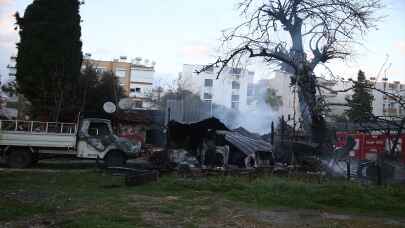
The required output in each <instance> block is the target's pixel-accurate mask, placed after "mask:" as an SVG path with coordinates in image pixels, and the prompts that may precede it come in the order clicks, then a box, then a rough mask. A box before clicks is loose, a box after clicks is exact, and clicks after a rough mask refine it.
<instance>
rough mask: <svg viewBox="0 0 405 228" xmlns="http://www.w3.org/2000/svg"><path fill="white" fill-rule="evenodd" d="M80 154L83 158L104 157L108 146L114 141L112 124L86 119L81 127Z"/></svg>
mask: <svg viewBox="0 0 405 228" xmlns="http://www.w3.org/2000/svg"><path fill="white" fill-rule="evenodd" d="M80 133H81V135H80V137H79V144H78V150H79V151H78V152H79V153H78V156H79V157H82V158H97V157H99V158H103V157H104V155H105V152H106V148H107V147H108V146H109V145H110V144H111V143H112V142H110V141H111V135H112V132H111V128H110V125H109V124H108V123H106V122H102V121H100V122H99V121H86V122H84V123H83V126H82V128H81V132H80Z"/></svg>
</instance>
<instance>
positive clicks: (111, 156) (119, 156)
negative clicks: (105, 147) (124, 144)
mask: <svg viewBox="0 0 405 228" xmlns="http://www.w3.org/2000/svg"><path fill="white" fill-rule="evenodd" d="M104 161H105V164H106V166H107V167H117V166H124V165H125V163H126V162H127V158H126V156H125V154H124V153H122V152H121V151H111V152H109V153H108V154H107V156H106V157H105V158H104Z"/></svg>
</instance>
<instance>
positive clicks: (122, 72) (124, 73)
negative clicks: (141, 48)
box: [115, 69, 127, 78]
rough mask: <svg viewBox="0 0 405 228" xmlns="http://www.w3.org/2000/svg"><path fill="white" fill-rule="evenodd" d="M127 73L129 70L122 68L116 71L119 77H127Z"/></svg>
mask: <svg viewBox="0 0 405 228" xmlns="http://www.w3.org/2000/svg"><path fill="white" fill-rule="evenodd" d="M126 74H127V71H126V70H122V69H117V70H116V71H115V76H116V77H117V78H125V75H126Z"/></svg>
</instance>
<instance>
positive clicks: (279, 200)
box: [0, 169, 405, 227]
mask: <svg viewBox="0 0 405 228" xmlns="http://www.w3.org/2000/svg"><path fill="white" fill-rule="evenodd" d="M404 190H405V189H404V188H403V187H401V186H395V187H377V186H361V185H359V184H354V183H347V182H344V181H336V182H327V183H324V184H317V183H315V182H311V181H307V180H300V179H297V178H287V177H285V178H281V177H263V178H259V179H257V180H254V181H249V180H248V179H247V178H243V177H210V178H204V179H197V180H183V179H177V178H175V177H173V176H166V177H163V178H161V179H160V180H159V182H158V183H152V184H148V185H144V186H139V187H131V188H128V187H125V186H124V185H123V179H122V178H121V177H113V176H111V175H109V174H105V173H102V172H99V171H97V170H92V169H89V170H86V171H83V172H79V171H62V172H49V173H47V172H44V173H42V172H41V173H38V172H33V173H29V172H0V226H1V224H2V222H21V221H22V222H24V221H26V218H31V219H32V218H38V219H39V220H41V221H42V222H43V220H46V222H48V223H51V224H57V227H134V226H135V227H150V224H153V225H155V226H159V224H160V223H162V226H164V225H165V224H171V225H173V226H175V225H179V226H182V227H195V225H196V224H202V223H204V224H206V223H212V222H214V223H216V222H217V223H219V222H229V221H228V220H231V221H232V219H228V220H226V216H222V217H223V220H224V221H222V220H221V221H213V220H217V219H216V218H217V217H218V214H221V213H222V214H224V213H225V212H224V208H226V209H227V210H231V211H233V213H236V212H235V211H236V209H235V208H256V209H259V210H268V209H272V208H280V207H282V208H284V207H285V208H300V209H317V210H323V211H330V212H343V213H356V214H358V213H360V214H366V215H369V216H376V215H377V216H388V217H402V216H404V214H403V213H404V211H405V191H404ZM234 209H235V210H234ZM229 216H230V215H229ZM230 218H231V217H230ZM243 219H244V221H249V222H252V221H251V218H250V217H248V216H247V217H246V216H245V217H244V218H243ZM225 220H226V221H225ZM31 222H32V221H31ZM255 222H258V221H255ZM258 223H260V222H258ZM259 225H260V224H259ZM262 225H263V224H262ZM231 226H232V225H231ZM259 227H260V226H259ZM327 227H330V226H329V225H328V226H327ZM332 227H334V226H332ZM337 227H339V226H337Z"/></svg>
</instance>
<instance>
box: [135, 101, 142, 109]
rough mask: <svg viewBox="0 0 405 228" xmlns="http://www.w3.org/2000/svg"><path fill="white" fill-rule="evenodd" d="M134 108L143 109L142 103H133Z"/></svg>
mask: <svg viewBox="0 0 405 228" xmlns="http://www.w3.org/2000/svg"><path fill="white" fill-rule="evenodd" d="M134 103H135V108H142V107H143V103H142V101H135V102H134Z"/></svg>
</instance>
